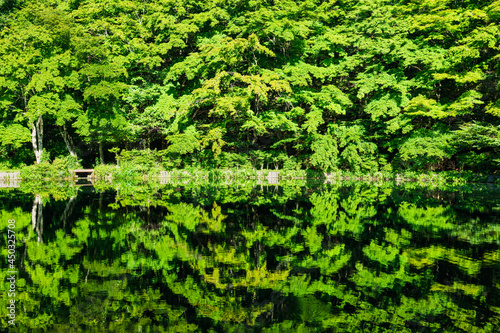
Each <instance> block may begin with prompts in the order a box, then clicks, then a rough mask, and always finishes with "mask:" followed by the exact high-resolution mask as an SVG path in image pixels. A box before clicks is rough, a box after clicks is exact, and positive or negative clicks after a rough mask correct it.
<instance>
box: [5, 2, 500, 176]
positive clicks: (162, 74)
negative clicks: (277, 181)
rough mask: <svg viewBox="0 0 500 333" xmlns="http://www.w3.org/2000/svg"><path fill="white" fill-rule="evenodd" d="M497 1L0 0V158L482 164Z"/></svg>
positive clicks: (487, 149) (492, 125)
mask: <svg viewBox="0 0 500 333" xmlns="http://www.w3.org/2000/svg"><path fill="white" fill-rule="evenodd" d="M499 22H500V1H478V0H475V1H467V0H463V1H460V0H454V1H451V0H425V1H424V0H404V1H397V0H391V1H389V0H359V1H345V0H302V1H296V0H205V1H200V0H159V1H147V0H141V1H139V0H115V1H105V0H93V1H85V0H83V1H82V0H11V1H8V0H0V138H1V144H0V168H2V169H15V168H19V167H22V166H24V165H33V164H39V163H42V162H54V160H55V159H57V158H60V159H67V160H73V161H79V163H80V164H81V165H82V166H85V167H93V166H96V165H102V164H107V163H114V162H116V157H117V156H118V154H123V153H124V152H130V151H144V152H147V153H148V152H155V156H159V159H160V160H161V163H162V166H163V167H164V168H166V169H173V168H179V169H182V168H186V167H201V168H236V167H238V168H256V169H262V168H273V169H274V168H276V169H278V168H283V169H295V170H303V169H307V170H309V169H312V170H320V171H325V172H333V171H337V170H349V171H354V172H373V171H397V170H411V171H429V170H432V171H434V170H458V171H471V172H488V173H495V172H496V171H498V170H499V166H500V118H499V117H500V101H499V87H498V83H499V74H500V67H499V60H500V53H499V50H500V43H499V40H500V29H499Z"/></svg>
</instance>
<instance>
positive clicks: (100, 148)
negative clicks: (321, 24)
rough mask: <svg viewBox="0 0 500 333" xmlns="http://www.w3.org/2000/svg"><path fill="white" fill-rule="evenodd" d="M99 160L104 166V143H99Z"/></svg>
mask: <svg viewBox="0 0 500 333" xmlns="http://www.w3.org/2000/svg"><path fill="white" fill-rule="evenodd" d="M99 160H100V161H101V164H104V150H103V148H102V141H99Z"/></svg>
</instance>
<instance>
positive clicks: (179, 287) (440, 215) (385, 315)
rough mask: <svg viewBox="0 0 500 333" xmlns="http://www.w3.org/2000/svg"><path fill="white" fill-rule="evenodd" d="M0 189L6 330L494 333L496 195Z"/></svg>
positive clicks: (384, 190) (221, 188) (345, 188)
mask: <svg viewBox="0 0 500 333" xmlns="http://www.w3.org/2000/svg"><path fill="white" fill-rule="evenodd" d="M117 187H118V188H116V189H107V190H106V189H102V188H101V189H95V188H93V187H85V188H72V189H69V190H68V189H65V190H64V191H63V190H61V191H60V192H58V191H57V190H56V191H52V194H47V193H42V194H41V196H40V197H39V199H37V198H36V197H35V195H33V194H31V193H25V192H26V191H25V192H23V191H21V190H9V191H3V192H0V197H1V199H2V201H1V207H0V208H1V212H0V214H1V224H0V235H1V236H0V247H1V251H2V254H3V255H2V260H1V262H0V268H1V278H2V280H3V281H5V283H4V284H2V290H0V306H1V310H0V313H1V314H2V317H1V324H2V327H3V328H5V330H7V328H6V327H8V326H9V324H8V320H9V318H8V316H7V314H8V313H7V311H8V310H7V305H8V304H9V302H10V300H11V297H9V296H8V288H9V284H7V282H6V278H7V277H8V276H10V275H8V274H7V271H9V262H8V259H7V255H8V251H7V237H8V224H7V221H8V220H12V219H14V220H15V232H16V241H17V243H16V258H15V262H14V265H15V268H16V270H17V273H16V274H17V275H16V276H17V277H16V283H15V289H16V290H15V294H16V295H15V304H16V310H15V312H16V313H15V324H16V326H15V329H13V328H12V327H11V328H10V330H11V331H19V332H21V331H23V332H29V331H42V330H45V331H47V332H80V331H81V332H87V331H96V332H107V331H110V332H163V331H166V332H191V331H192V332H202V331H203V332H225V331H230V332H246V331H248V332H253V331H256V332H360V331H364V332H387V331H391V332H496V331H499V328H500V279H499V276H500V271H499V269H500V246H499V245H500V191H499V190H498V189H497V188H492V187H490V188H487V187H481V186H476V187H475V188H467V187H464V188H460V189H455V190H453V191H452V190H449V191H442V190H436V189H433V190H430V189H422V188H418V186H412V185H408V184H406V185H405V184H403V185H400V186H396V185H395V184H390V183H384V184H378V185H374V184H365V183H363V184H350V185H338V184H337V185H321V186H314V185H309V186H304V185H289V186H268V187H266V186H255V185H252V184H250V183H247V184H240V185H235V184H231V185H213V186H212V185H207V184H205V185H199V186H196V185H186V186H171V185H162V186H160V185H151V184H149V185H144V186H132V185H126V184H122V185H119V186H117Z"/></svg>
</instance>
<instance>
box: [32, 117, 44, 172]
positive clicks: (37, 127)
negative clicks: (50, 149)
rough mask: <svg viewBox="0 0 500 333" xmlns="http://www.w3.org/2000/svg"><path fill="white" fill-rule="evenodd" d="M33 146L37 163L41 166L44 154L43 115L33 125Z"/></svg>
mask: <svg viewBox="0 0 500 333" xmlns="http://www.w3.org/2000/svg"><path fill="white" fill-rule="evenodd" d="M31 144H32V145H33V152H34V153H35V158H36V163H37V164H39V163H40V162H41V161H42V153H43V118H42V116H41V115H40V116H39V117H38V120H37V121H36V122H33V124H32V125H31Z"/></svg>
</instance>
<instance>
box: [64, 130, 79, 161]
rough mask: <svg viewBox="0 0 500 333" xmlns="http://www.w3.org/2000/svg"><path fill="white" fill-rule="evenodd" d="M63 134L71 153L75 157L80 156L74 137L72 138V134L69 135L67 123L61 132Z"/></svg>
mask: <svg viewBox="0 0 500 333" xmlns="http://www.w3.org/2000/svg"><path fill="white" fill-rule="evenodd" d="M61 135H62V137H63V139H64V143H65V144H66V148H67V149H68V152H69V154H70V155H71V156H73V157H78V156H77V155H76V149H75V144H74V143H73V139H71V136H69V133H68V129H67V128H66V124H63V132H62V133H61Z"/></svg>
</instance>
